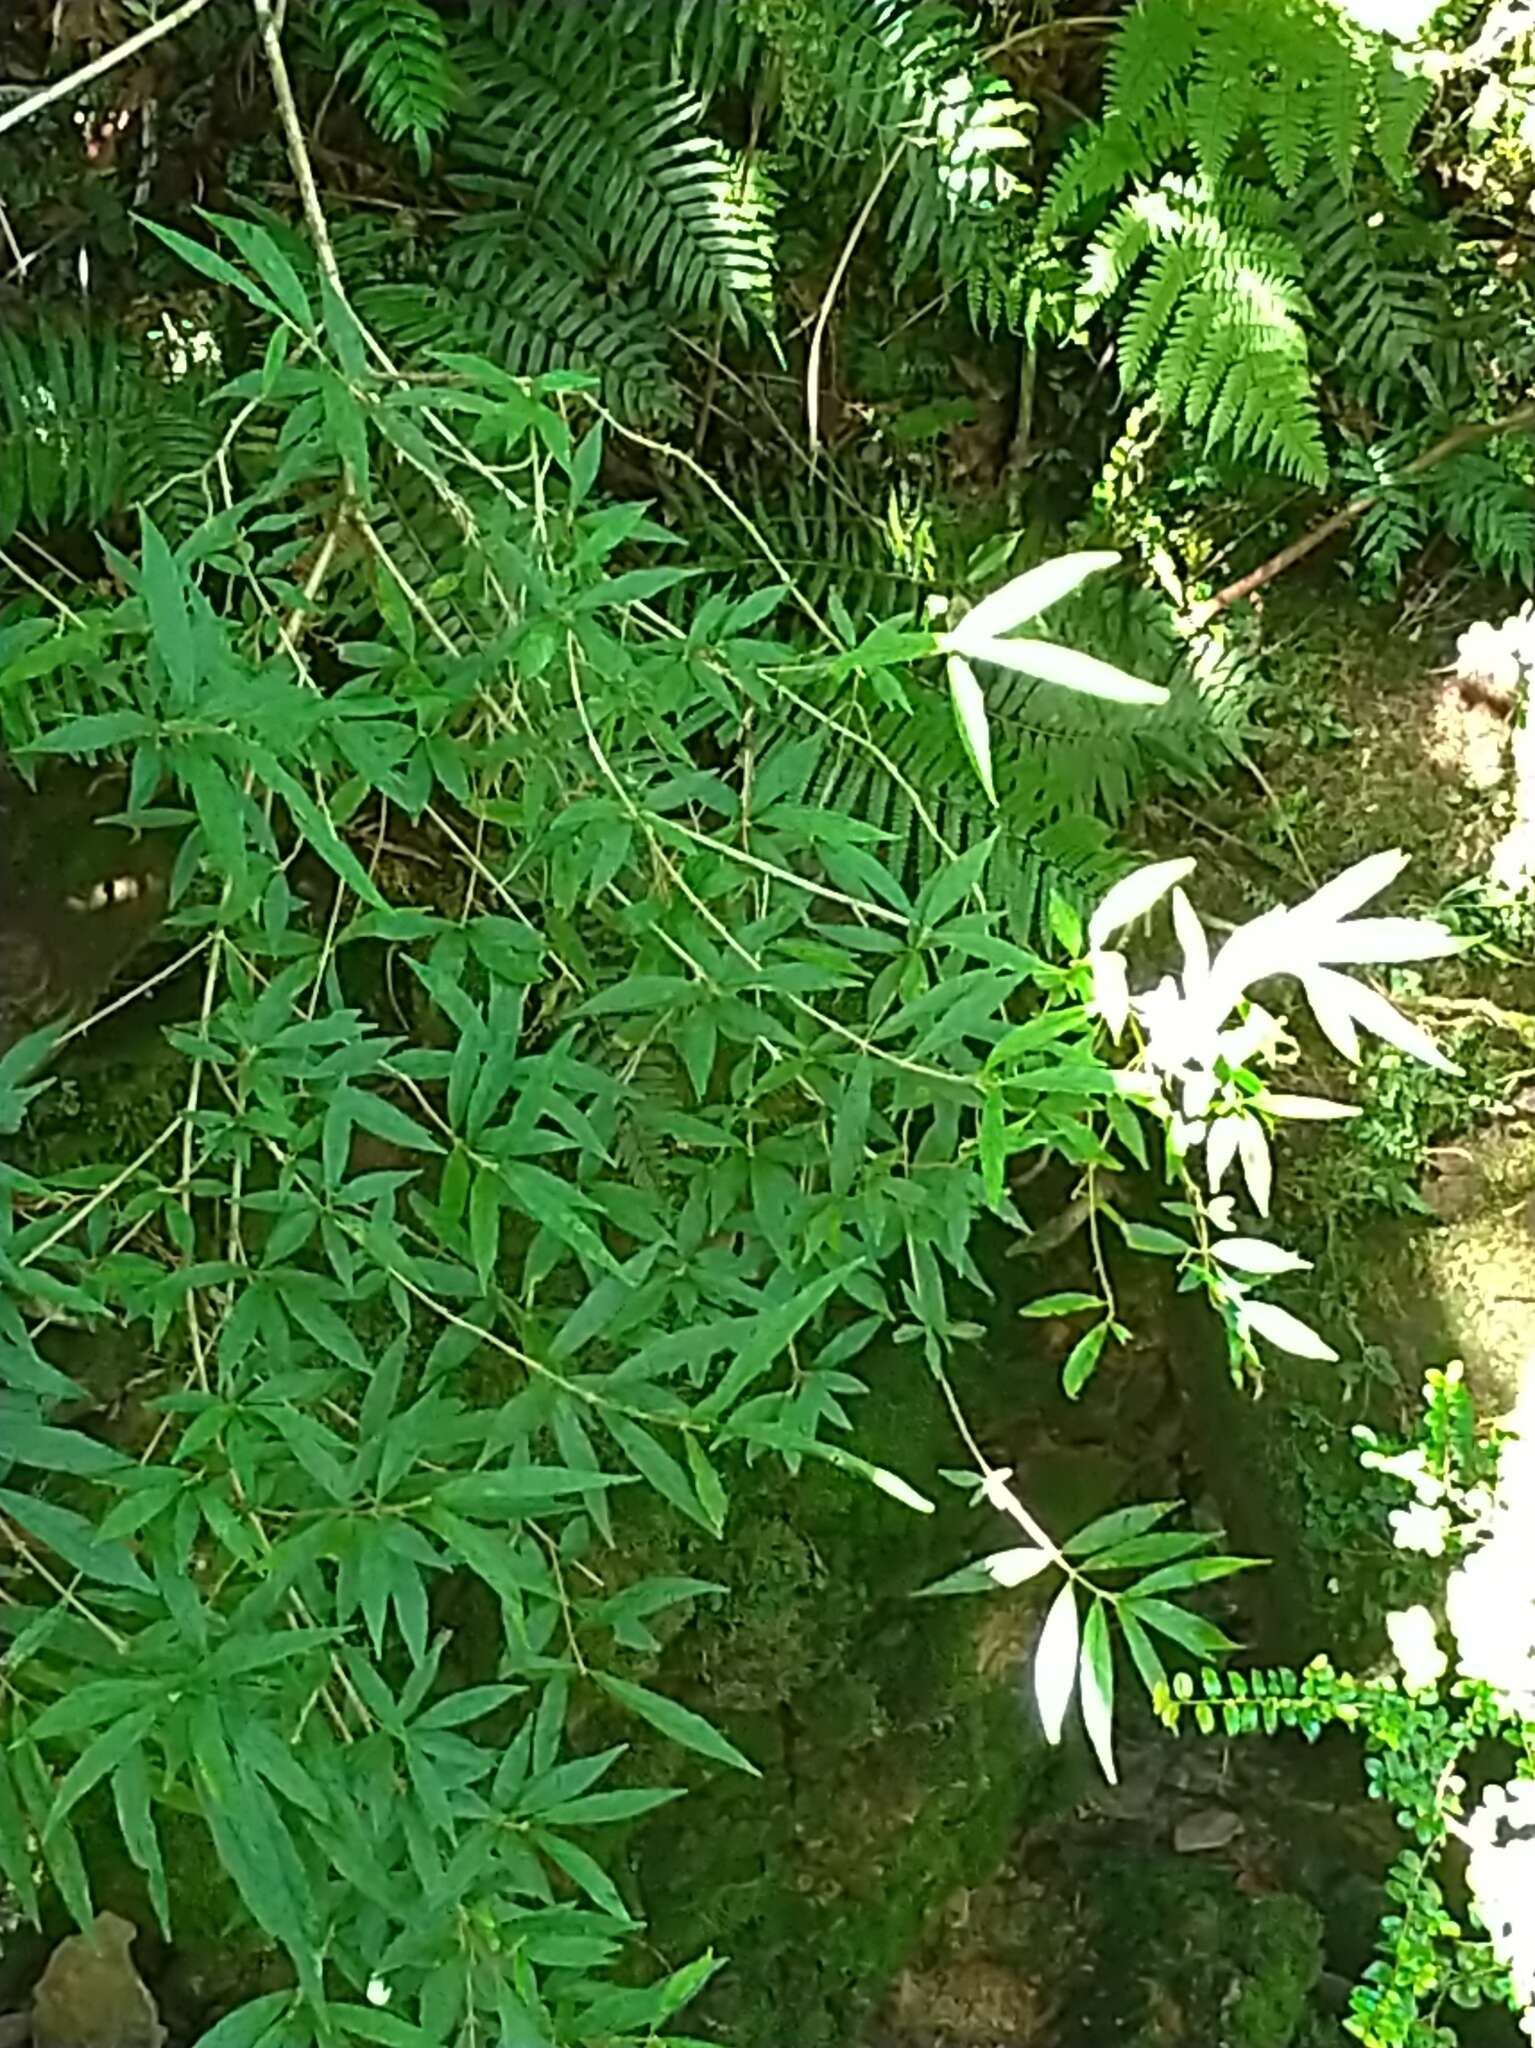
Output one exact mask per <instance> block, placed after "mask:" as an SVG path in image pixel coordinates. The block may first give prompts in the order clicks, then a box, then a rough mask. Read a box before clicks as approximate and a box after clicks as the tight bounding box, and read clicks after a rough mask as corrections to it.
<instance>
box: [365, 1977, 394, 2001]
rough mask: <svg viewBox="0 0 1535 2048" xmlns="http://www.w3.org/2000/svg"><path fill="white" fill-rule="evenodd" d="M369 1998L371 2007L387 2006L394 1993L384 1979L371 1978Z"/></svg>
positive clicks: (369, 1981)
mask: <svg viewBox="0 0 1535 2048" xmlns="http://www.w3.org/2000/svg"><path fill="white" fill-rule="evenodd" d="M367 1996H368V2003H369V2005H387V2004H388V2003H389V2001H390V1999H391V1998H392V1997H393V1996H394V1993H393V1992H392V1991H391V1990H390V1988H389V1986H388V1985H387V1984H386V1983H385V1982H384V1980H383V1978H382V1977H370V1978H369V1979H368V1993H367Z"/></svg>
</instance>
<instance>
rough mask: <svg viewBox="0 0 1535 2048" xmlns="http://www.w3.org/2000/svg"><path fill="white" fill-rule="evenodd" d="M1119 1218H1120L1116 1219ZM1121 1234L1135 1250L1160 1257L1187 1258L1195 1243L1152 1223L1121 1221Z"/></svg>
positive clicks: (1132, 1249)
mask: <svg viewBox="0 0 1535 2048" xmlns="http://www.w3.org/2000/svg"><path fill="white" fill-rule="evenodd" d="M1116 1220H1118V1219H1116ZM1119 1234H1120V1236H1121V1237H1122V1238H1123V1239H1124V1241H1125V1243H1126V1244H1127V1245H1128V1246H1129V1247H1130V1249H1131V1251H1133V1252H1149V1253H1151V1254H1152V1256H1153V1257H1155V1258H1159V1259H1185V1258H1187V1257H1188V1255H1189V1253H1190V1252H1191V1251H1193V1249H1194V1247H1193V1245H1191V1244H1189V1243H1188V1242H1187V1240H1186V1239H1184V1238H1181V1237H1177V1236H1175V1235H1174V1233H1173V1232H1172V1231H1170V1230H1158V1229H1157V1227H1156V1226H1155V1224H1151V1223H1130V1222H1127V1221H1121V1222H1120V1224H1119Z"/></svg>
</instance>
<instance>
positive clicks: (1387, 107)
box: [1370, 43, 1434, 185]
mask: <svg viewBox="0 0 1535 2048" xmlns="http://www.w3.org/2000/svg"><path fill="white" fill-rule="evenodd" d="M1374 83H1375V109H1374V119H1373V121H1372V122H1371V124H1370V132H1371V137H1372V139H1373V141H1374V144H1375V151H1376V154H1377V155H1378V156H1379V158H1380V161H1381V166H1382V168H1383V169H1384V171H1385V173H1386V175H1387V177H1388V178H1390V179H1391V180H1392V182H1393V183H1394V184H1397V185H1405V184H1406V183H1407V179H1408V176H1409V174H1410V172H1411V169H1412V160H1411V157H1410V155H1409V151H1410V148H1411V144H1412V137H1413V131H1414V130H1415V129H1416V127H1417V125H1418V123H1419V122H1420V121H1421V120H1422V118H1423V116H1424V114H1425V113H1426V112H1427V111H1428V107H1429V103H1430V101H1431V100H1432V99H1433V97H1434V84H1433V80H1432V79H1431V78H1430V77H1429V75H1428V74H1427V73H1426V72H1425V71H1424V70H1423V69H1422V67H1421V65H1417V64H1414V63H1413V61H1412V60H1411V58H1410V57H1409V56H1408V54H1407V52H1405V51H1404V50H1403V49H1402V48H1401V46H1400V44H1396V43H1383V44H1382V45H1381V46H1380V47H1379V48H1378V49H1377V50H1376V52H1375V66H1374Z"/></svg>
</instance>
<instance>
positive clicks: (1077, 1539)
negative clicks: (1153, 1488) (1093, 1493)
mask: <svg viewBox="0 0 1535 2048" xmlns="http://www.w3.org/2000/svg"><path fill="white" fill-rule="evenodd" d="M1180 1505H1181V1503H1180V1502H1178V1501H1175V1500H1146V1501H1137V1502H1136V1504H1135V1506H1134V1507H1129V1508H1114V1509H1112V1510H1111V1511H1110V1512H1109V1513H1108V1514H1106V1515H1098V1516H1097V1517H1095V1519H1094V1520H1093V1521H1091V1522H1088V1523H1086V1524H1085V1525H1084V1526H1083V1527H1082V1528H1080V1529H1079V1530H1078V1531H1077V1533H1076V1535H1075V1536H1071V1537H1068V1538H1067V1540H1066V1541H1065V1542H1064V1543H1063V1544H1062V1545H1061V1549H1062V1550H1063V1551H1064V1552H1065V1554H1066V1556H1067V1557H1087V1558H1091V1557H1093V1556H1095V1555H1096V1554H1097V1552H1098V1551H1100V1550H1107V1549H1108V1548H1109V1546H1110V1545H1111V1544H1114V1543H1122V1542H1124V1541H1125V1539H1126V1538H1127V1537H1130V1536H1141V1535H1144V1534H1145V1532H1146V1531H1147V1530H1148V1529H1154V1528H1155V1527H1156V1525H1157V1523H1158V1522H1161V1521H1165V1520H1166V1518H1167V1517H1168V1516H1169V1515H1170V1514H1171V1513H1172V1511H1173V1509H1174V1508H1175V1507H1178V1506H1180Z"/></svg>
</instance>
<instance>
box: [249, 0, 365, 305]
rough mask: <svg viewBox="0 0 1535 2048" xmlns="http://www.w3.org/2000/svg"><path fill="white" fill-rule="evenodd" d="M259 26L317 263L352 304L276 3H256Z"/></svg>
mask: <svg viewBox="0 0 1535 2048" xmlns="http://www.w3.org/2000/svg"><path fill="white" fill-rule="evenodd" d="M255 7H256V27H257V30H258V32H259V33H260V36H261V48H262V52H263V54H264V55H265V57H266V64H267V70H268V72H269V73H270V74H271V79H272V92H273V95H274V96H275V98H276V100H277V118H278V120H279V121H280V122H281V123H282V132H283V141H284V142H285V143H286V144H287V149H288V163H289V165H290V167H291V169H292V171H293V178H294V183H295V184H296V185H297V186H298V196H299V204H300V205H301V206H302V207H303V209H304V223H305V225H306V226H307V227H308V229H309V239H310V241H311V243H312V244H313V245H314V253H315V261H316V262H317V263H318V264H319V266H320V270H321V272H322V274H323V276H324V278H325V282H326V283H327V284H328V285H329V286H330V288H331V290H332V291H333V292H334V293H335V294H336V297H337V298H338V299H339V300H340V301H341V303H342V304H343V305H346V304H347V303H348V300H347V295H346V286H345V285H344V284H343V283H342V281H341V266H340V264H339V263H338V262H337V261H336V245H335V244H334V242H332V240H331V238H330V228H329V226H328V225H327V224H326V219H325V208H324V207H323V206H322V205H321V203H320V188H319V186H318V185H317V184H316V183H315V179H314V166H313V165H312V164H311V163H310V161H309V150H308V148H307V147H306V145H305V142H304V128H303V124H302V122H301V121H300V120H299V115H298V101H297V100H296V99H295V98H294V97H293V81H292V79H291V78H290V77H289V76H288V60H287V59H286V57H284V55H283V49H282V13H281V10H280V8H279V7H277V6H274V4H273V0H255Z"/></svg>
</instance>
